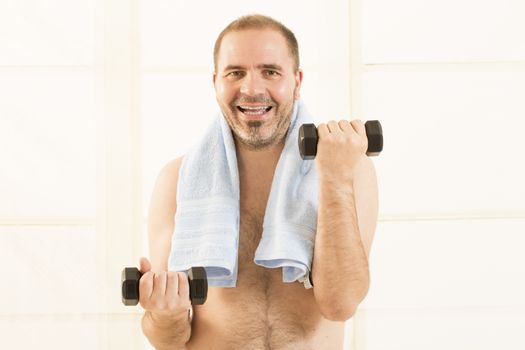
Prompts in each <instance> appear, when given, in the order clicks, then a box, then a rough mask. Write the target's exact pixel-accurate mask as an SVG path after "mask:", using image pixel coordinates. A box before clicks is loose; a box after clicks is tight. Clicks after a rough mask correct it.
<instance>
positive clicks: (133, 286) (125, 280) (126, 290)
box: [122, 267, 208, 305]
mask: <svg viewBox="0 0 525 350" xmlns="http://www.w3.org/2000/svg"><path fill="white" fill-rule="evenodd" d="M141 277H142V272H140V271H139V269H137V268H136V267H126V268H124V270H122V303H123V304H124V305H137V304H138V302H139V299H140V298H139V281H140V278H141ZM188 282H189V283H190V300H191V304H192V305H202V304H204V302H205V301H206V297H207V295H208V279H207V277H206V270H205V269H204V267H192V268H191V269H190V270H189V271H188Z"/></svg>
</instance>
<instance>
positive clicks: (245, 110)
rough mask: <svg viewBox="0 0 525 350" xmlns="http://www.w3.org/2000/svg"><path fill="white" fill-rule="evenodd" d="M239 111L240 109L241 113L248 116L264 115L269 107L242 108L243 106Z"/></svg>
mask: <svg viewBox="0 0 525 350" xmlns="http://www.w3.org/2000/svg"><path fill="white" fill-rule="evenodd" d="M239 107H240V108H241V109H242V112H243V113H244V114H250V115H261V114H264V113H266V110H267V109H268V107H269V106H267V107H248V106H246V107H244V106H239Z"/></svg>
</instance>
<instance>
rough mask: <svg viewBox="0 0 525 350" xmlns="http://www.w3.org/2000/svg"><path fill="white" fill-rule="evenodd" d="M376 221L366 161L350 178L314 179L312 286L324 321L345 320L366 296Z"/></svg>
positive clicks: (373, 186)
mask: <svg viewBox="0 0 525 350" xmlns="http://www.w3.org/2000/svg"><path fill="white" fill-rule="evenodd" d="M325 137H326V135H325ZM365 137H366V136H365ZM365 149H366V148H365ZM377 216H378V189H377V178H376V173H375V169H374V164H373V162H372V160H371V159H370V158H368V157H366V156H364V155H363V156H362V157H358V161H356V163H355V165H354V166H353V167H352V176H351V177H347V178H344V179H343V180H342V179H335V180H334V177H331V176H326V174H325V176H322V177H320V179H319V205H318V216H317V234H316V238H315V247H314V257H313V262H312V282H313V286H314V287H313V291H314V296H315V299H316V301H317V304H318V306H319V308H320V311H321V313H322V314H323V316H324V317H325V318H327V319H330V320H333V321H345V320H347V319H349V318H351V317H352V316H353V314H354V313H355V311H356V309H357V306H358V305H359V304H360V303H361V301H362V300H363V299H364V298H365V296H366V294H367V292H368V288H369V284H370V274H369V266H368V257H369V255H370V248H371V245H372V240H373V237H374V233H375V229H376V224H377Z"/></svg>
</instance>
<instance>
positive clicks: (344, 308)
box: [320, 303, 357, 322]
mask: <svg viewBox="0 0 525 350" xmlns="http://www.w3.org/2000/svg"><path fill="white" fill-rule="evenodd" d="M356 310H357V306H356V305H343V304H342V303H340V304H335V303H333V304H331V305H329V306H326V305H325V306H323V307H320V311H321V315H322V316H323V317H324V318H325V319H327V320H329V321H338V322H345V321H347V320H349V319H351V318H352V317H353V316H354V314H355V312H356Z"/></svg>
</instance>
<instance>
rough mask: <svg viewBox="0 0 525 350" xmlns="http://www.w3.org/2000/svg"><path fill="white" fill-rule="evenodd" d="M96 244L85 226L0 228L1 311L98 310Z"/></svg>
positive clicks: (80, 311) (56, 311)
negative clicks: (0, 267) (1, 268)
mask: <svg viewBox="0 0 525 350" xmlns="http://www.w3.org/2000/svg"><path fill="white" fill-rule="evenodd" d="M96 246H97V242H96V235H95V229H94V228H91V227H79V226H72V227H49V226H46V227H37V226H27V227H22V226H18V227H17V226H3V227H0V265H1V266H3V267H4V269H3V271H2V281H3V282H5V283H2V286H9V288H3V287H2V298H0V310H2V313H8V314H9V313H13V314H15V313H16V314H38V313H82V312H84V313H92V312H96V311H98V309H97V276H96V271H97V253H96ZM115 277H116V278H118V276H115Z"/></svg>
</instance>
